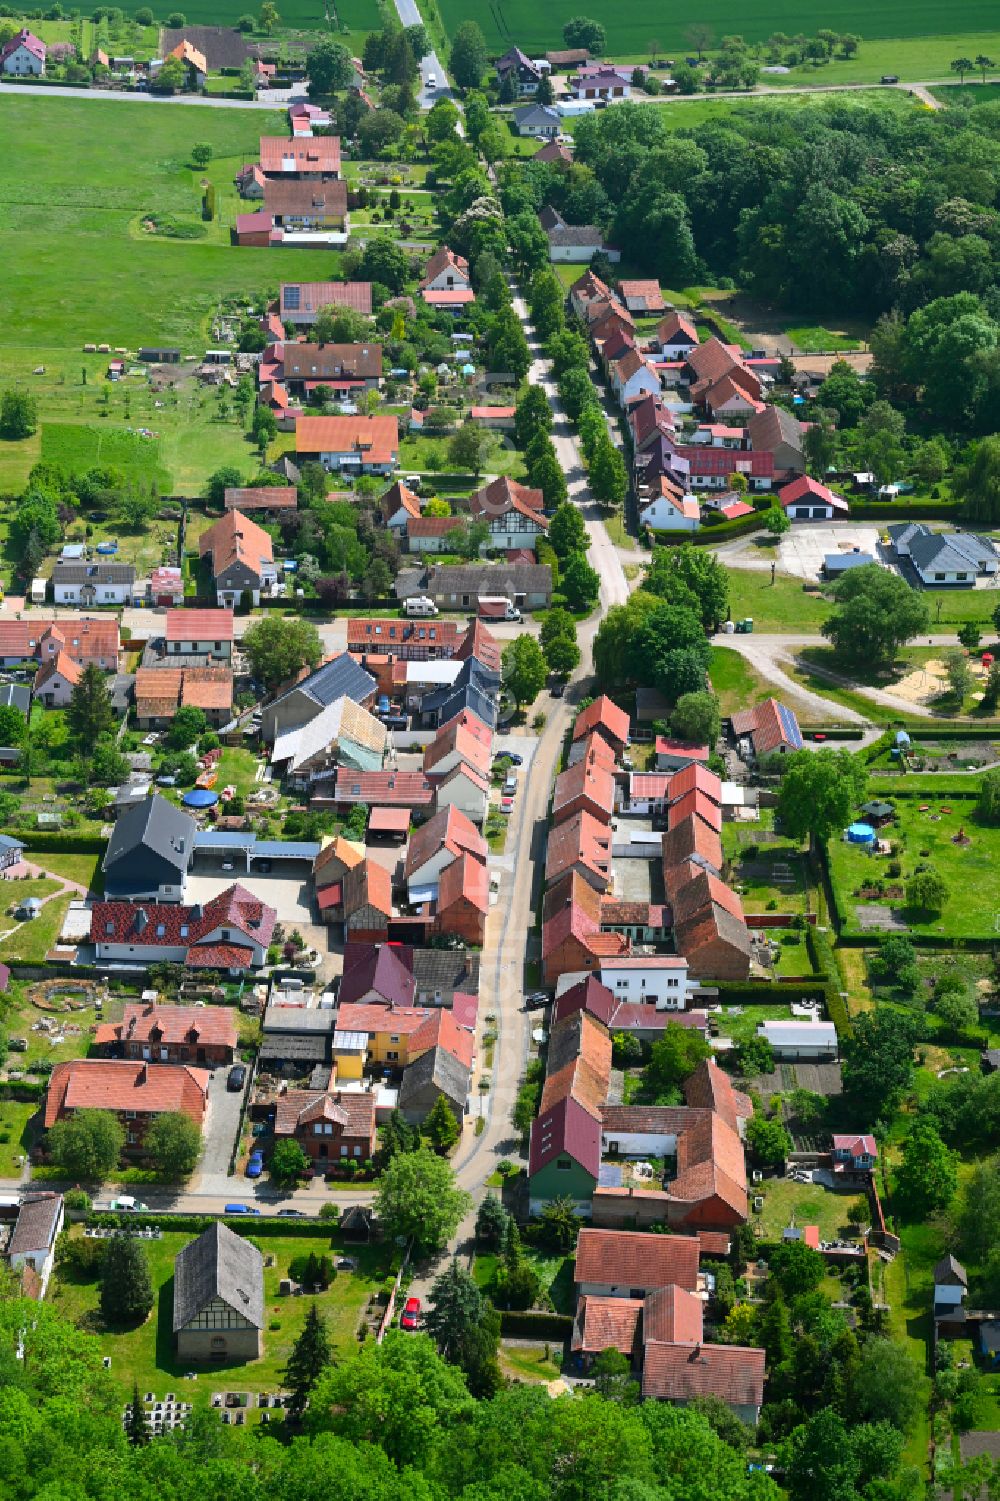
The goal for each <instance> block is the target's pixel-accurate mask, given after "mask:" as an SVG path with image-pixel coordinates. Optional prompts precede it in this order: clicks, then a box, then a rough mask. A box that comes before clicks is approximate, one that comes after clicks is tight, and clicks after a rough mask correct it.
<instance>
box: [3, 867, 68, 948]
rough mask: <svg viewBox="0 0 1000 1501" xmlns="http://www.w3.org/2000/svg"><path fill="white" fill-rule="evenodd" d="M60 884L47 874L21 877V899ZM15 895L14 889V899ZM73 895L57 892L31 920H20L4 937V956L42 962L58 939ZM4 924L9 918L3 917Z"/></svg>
mask: <svg viewBox="0 0 1000 1501" xmlns="http://www.w3.org/2000/svg"><path fill="white" fill-rule="evenodd" d="M58 889H59V888H58V886H57V884H56V882H55V881H53V880H49V879H46V878H43V879H41V880H37V881H19V882H18V883H17V888H16V896H17V899H18V900H22V899H23V898H24V897H28V896H46V895H48V894H49V893H50V892H52V891H57V890H58ZM14 896H15V892H14V889H12V890H11V899H12V900H13V899H14ZM69 903H70V898H69V897H68V896H56V897H53V898H52V900H51V901H48V902H46V903H45V906H44V907H43V908H42V910H41V912H39V914H38V916H37V917H33V918H32V919H31V920H30V921H29V922H22V923H19V924H18V925H17V926H16V927H15V928H14V930H13V932H10V933H7V934H6V936H5V937H3V938H0V959H2V960H4V962H5V963H8V964H9V963H10V961H11V960H12V959H18V960H20V961H21V962H22V963H23V964H40V963H41V962H42V960H43V959H44V958H45V955H46V954H47V953H48V951H49V949H50V948H51V947H52V945H53V944H54V943H55V941H56V939H57V938H58V937H59V934H60V932H61V931H62V925H63V918H64V917H65V916H66V911H67V908H68V907H69ZM0 924H2V926H3V927H7V926H8V919H7V918H0Z"/></svg>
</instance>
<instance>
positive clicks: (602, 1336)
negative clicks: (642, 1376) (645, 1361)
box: [572, 1293, 643, 1356]
mask: <svg viewBox="0 0 1000 1501" xmlns="http://www.w3.org/2000/svg"><path fill="white" fill-rule="evenodd" d="M642 1310H643V1304H642V1299H641V1298H603V1297H600V1296H599V1295H597V1294H593V1293H592V1294H590V1295H589V1296H587V1295H584V1296H583V1297H581V1298H580V1301H579V1302H578V1304H577V1306H576V1320H575V1323H574V1326H573V1339H572V1348H573V1349H574V1350H578V1351H580V1353H581V1354H584V1355H599V1354H600V1352H601V1351H602V1350H620V1351H621V1353H622V1354H623V1355H629V1356H630V1355H631V1354H632V1351H633V1349H634V1348H635V1343H636V1335H637V1333H638V1330H639V1319H640V1317H641V1315H642Z"/></svg>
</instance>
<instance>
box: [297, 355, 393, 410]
mask: <svg viewBox="0 0 1000 1501" xmlns="http://www.w3.org/2000/svg"><path fill="white" fill-rule="evenodd" d="M281 361H282V365H281V380H282V382H283V384H284V386H285V388H286V390H288V391H289V392H290V393H291V394H292V395H294V396H301V395H310V394H311V393H312V392H313V391H315V390H317V389H319V388H320V387H325V388H327V389H328V390H331V391H333V392H334V394H335V396H336V397H339V398H344V397H348V398H353V396H354V395H356V394H357V392H359V391H378V390H381V388H382V346H381V344H284V345H282V354H281ZM320 420H322V419H320Z"/></svg>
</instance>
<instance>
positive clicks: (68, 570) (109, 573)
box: [52, 558, 135, 608]
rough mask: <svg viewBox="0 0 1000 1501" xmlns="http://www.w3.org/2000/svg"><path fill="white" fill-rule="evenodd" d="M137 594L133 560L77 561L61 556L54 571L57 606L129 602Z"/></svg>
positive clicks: (53, 582)
mask: <svg viewBox="0 0 1000 1501" xmlns="http://www.w3.org/2000/svg"><path fill="white" fill-rule="evenodd" d="M134 594H135V569H134V568H133V566H132V564H131V563H105V562H97V563H75V562H66V561H65V560H64V559H62V558H58V559H57V560H56V565H55V567H54V568H53V570H52V597H53V599H54V600H55V602H56V604H57V605H82V606H83V607H84V608H87V607H88V606H91V605H128V604H131V603H132V599H133V596H134Z"/></svg>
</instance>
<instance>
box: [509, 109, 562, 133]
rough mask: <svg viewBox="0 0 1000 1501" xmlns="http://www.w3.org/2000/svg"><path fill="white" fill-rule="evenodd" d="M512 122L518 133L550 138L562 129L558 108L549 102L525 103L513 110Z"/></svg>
mask: <svg viewBox="0 0 1000 1501" xmlns="http://www.w3.org/2000/svg"><path fill="white" fill-rule="evenodd" d="M514 124H515V125H516V126H517V133H518V135H522V136H545V137H546V138H547V139H548V140H552V139H553V138H554V137H555V136H557V135H558V134H559V132H560V131H561V130H562V120H561V119H560V117H559V112H558V110H555V109H553V108H552V105H551V104H526V105H525V106H524V107H523V108H522V109H516V110H515V111H514Z"/></svg>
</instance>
